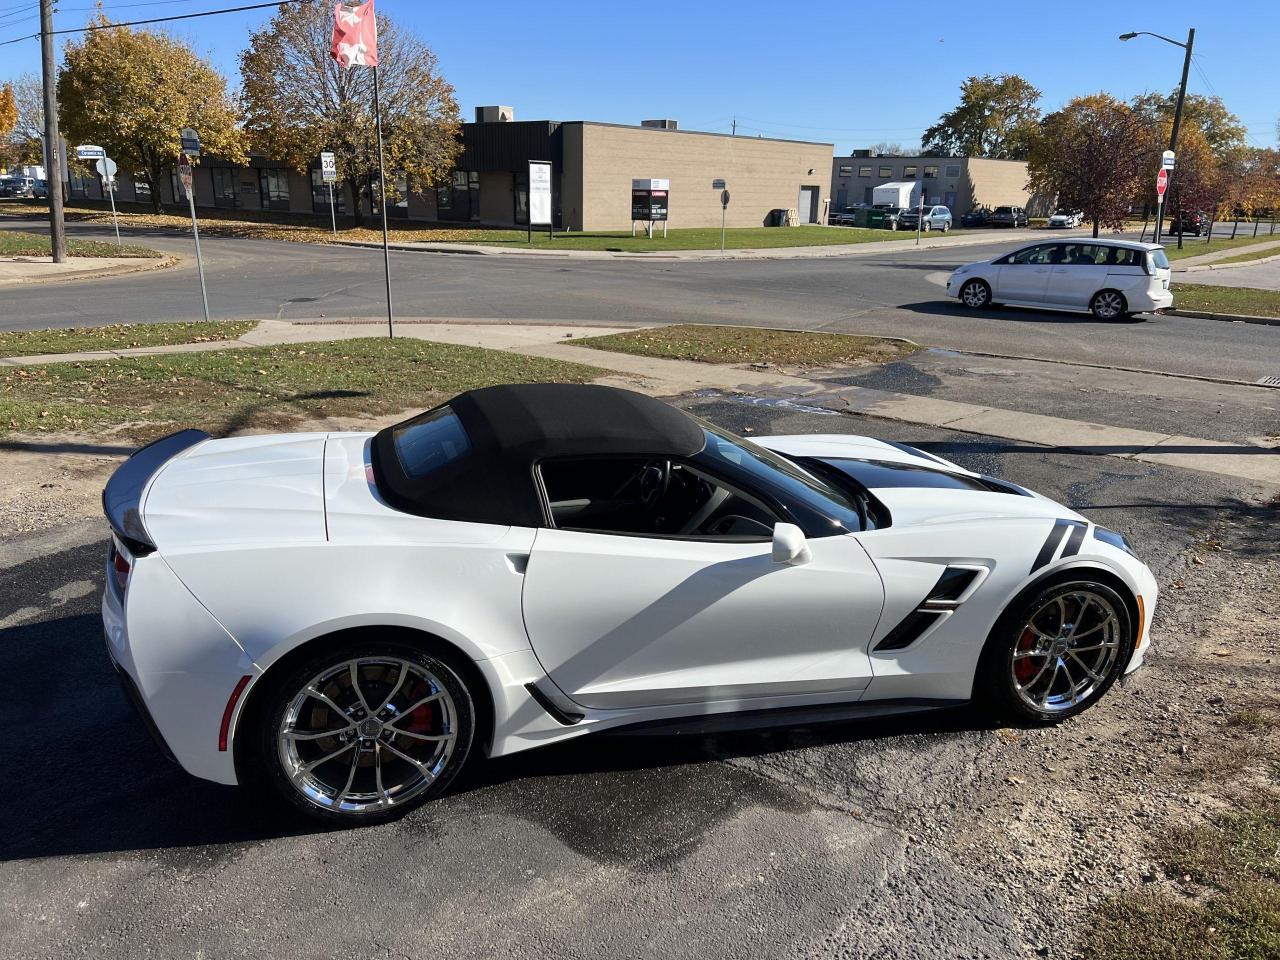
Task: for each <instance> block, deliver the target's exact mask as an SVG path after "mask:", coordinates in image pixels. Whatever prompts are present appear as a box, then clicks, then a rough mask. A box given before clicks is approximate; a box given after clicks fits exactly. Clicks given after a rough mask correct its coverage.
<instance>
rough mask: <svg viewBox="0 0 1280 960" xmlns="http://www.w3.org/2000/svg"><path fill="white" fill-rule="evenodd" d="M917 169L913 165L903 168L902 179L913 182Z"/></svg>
mask: <svg viewBox="0 0 1280 960" xmlns="http://www.w3.org/2000/svg"><path fill="white" fill-rule="evenodd" d="M918 169H919V168H918V167H917V166H916V165H915V164H914V163H909V164H907V165H906V166H905V167H903V168H902V179H903V180H914V179H915V178H916V171H917V170H918Z"/></svg>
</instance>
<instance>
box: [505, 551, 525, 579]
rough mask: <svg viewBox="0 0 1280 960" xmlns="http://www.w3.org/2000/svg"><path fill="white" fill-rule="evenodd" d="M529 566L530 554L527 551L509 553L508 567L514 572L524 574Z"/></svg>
mask: <svg viewBox="0 0 1280 960" xmlns="http://www.w3.org/2000/svg"><path fill="white" fill-rule="evenodd" d="M528 567H529V555H528V554H527V553H508V554H507V568H508V569H509V570H510V571H511V572H512V573H514V574H517V575H519V576H524V572H525V570H527V569H528Z"/></svg>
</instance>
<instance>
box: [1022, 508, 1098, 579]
mask: <svg viewBox="0 0 1280 960" xmlns="http://www.w3.org/2000/svg"><path fill="white" fill-rule="evenodd" d="M1068 527H1071V528H1073V529H1072V530H1071V536H1070V538H1069V539H1068V541H1067V547H1066V549H1065V550H1063V551H1062V555H1063V556H1064V557H1070V556H1074V555H1075V554H1076V553H1078V552H1079V551H1080V544H1081V542H1082V541H1083V540H1084V534H1085V530H1086V528H1087V527H1088V524H1085V523H1081V522H1080V521H1079V520H1055V521H1053V529H1052V530H1050V531H1049V536H1047V537H1045V540H1044V544H1043V545H1042V546H1041V547H1040V552H1039V553H1037V554H1036V559H1035V562H1034V563H1032V564H1031V572H1032V573H1035V572H1036V571H1037V570H1039V569H1040V568H1041V567H1044V566H1047V565H1048V564H1049V563H1050V562H1051V561H1052V560H1053V555H1054V554H1055V553H1057V552H1058V545H1059V544H1060V543H1062V539H1063V536H1064V535H1065V534H1066V530H1067V528H1068Z"/></svg>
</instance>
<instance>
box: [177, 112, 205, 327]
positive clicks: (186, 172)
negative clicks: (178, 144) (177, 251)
mask: <svg viewBox="0 0 1280 960" xmlns="http://www.w3.org/2000/svg"><path fill="white" fill-rule="evenodd" d="M184 133H185V131H184ZM184 139H185V137H184ZM197 142H198V141H197ZM178 180H179V181H180V182H181V183H182V192H183V193H185V194H186V195H187V203H189V204H190V205H191V235H192V236H193V237H195V240H196V267H197V269H198V270H199V271H200V300H201V301H202V302H203V303H204V318H205V320H206V321H207V320H208V319H209V294H208V293H207V292H206V290H205V287H204V258H203V257H201V256H200V227H199V226H198V225H197V224H196V195H195V191H194V190H192V189H191V158H190V157H189V156H187V154H186V153H183V154H182V156H180V157H179V158H178Z"/></svg>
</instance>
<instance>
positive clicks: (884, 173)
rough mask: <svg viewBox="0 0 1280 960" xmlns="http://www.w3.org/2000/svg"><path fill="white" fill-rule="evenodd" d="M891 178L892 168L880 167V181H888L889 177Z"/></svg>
mask: <svg viewBox="0 0 1280 960" xmlns="http://www.w3.org/2000/svg"><path fill="white" fill-rule="evenodd" d="M892 176H893V167H881V168H880V177H881V179H884V180H887V179H889V178H890V177H892Z"/></svg>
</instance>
